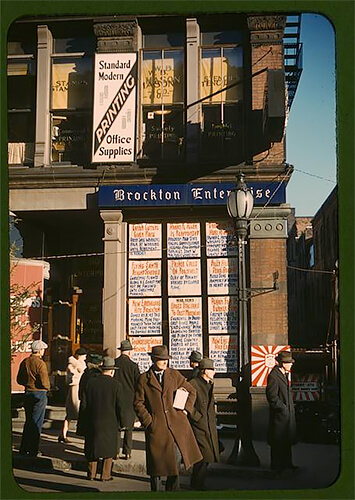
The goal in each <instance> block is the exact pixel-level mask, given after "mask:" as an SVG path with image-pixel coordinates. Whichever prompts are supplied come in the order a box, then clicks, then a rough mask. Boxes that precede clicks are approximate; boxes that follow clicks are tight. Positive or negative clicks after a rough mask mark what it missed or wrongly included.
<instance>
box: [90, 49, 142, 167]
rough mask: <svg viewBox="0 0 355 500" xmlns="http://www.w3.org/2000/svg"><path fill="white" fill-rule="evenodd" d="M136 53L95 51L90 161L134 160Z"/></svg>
mask: <svg viewBox="0 0 355 500" xmlns="http://www.w3.org/2000/svg"><path fill="white" fill-rule="evenodd" d="M136 90H137V53H136V52H134V53H114V54H106V53H100V54H96V55H95V72H94V111H93V140H92V146H93V150H92V162H93V163H120V162H130V161H134V157H135V125H136V108H137V106H136Z"/></svg>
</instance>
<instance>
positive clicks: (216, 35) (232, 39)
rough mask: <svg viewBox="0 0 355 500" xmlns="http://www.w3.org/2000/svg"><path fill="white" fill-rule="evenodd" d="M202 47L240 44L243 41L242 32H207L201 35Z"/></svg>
mask: <svg viewBox="0 0 355 500" xmlns="http://www.w3.org/2000/svg"><path fill="white" fill-rule="evenodd" d="M201 38H202V45H222V44H232V43H241V42H242V41H243V32H242V31H233V30H231V31H224V30H223V31H222V30H221V31H209V32H203V33H202V35H201Z"/></svg>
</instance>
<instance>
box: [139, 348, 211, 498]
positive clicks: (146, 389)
mask: <svg viewBox="0 0 355 500" xmlns="http://www.w3.org/2000/svg"><path fill="white" fill-rule="evenodd" d="M149 354H150V356H151V358H152V362H153V364H152V366H151V367H150V369H149V370H148V371H147V372H145V373H143V374H142V375H141V376H140V377H139V380H138V387H137V392H136V395H135V400H134V407H135V410H136V413H137V415H138V418H139V420H140V421H141V423H142V425H143V426H144V427H145V429H146V461H147V473H148V474H149V475H150V477H151V490H152V491H159V490H160V489H161V484H162V483H161V477H162V476H166V477H167V481H166V486H165V489H166V491H173V490H178V489H179V462H180V460H181V459H182V461H183V464H184V466H185V469H186V470H187V469H189V468H190V467H191V466H192V465H193V464H195V463H197V462H200V461H201V460H202V458H203V457H202V454H201V452H200V449H199V447H198V444H197V442H196V439H195V436H194V434H193V432H192V429H191V425H190V423H189V421H188V418H187V412H191V411H193V408H194V402H195V399H196V390H195V389H194V387H192V385H191V384H189V382H187V380H186V379H185V377H183V376H182V375H181V373H180V372H179V371H178V370H174V369H172V368H169V367H168V360H169V359H170V358H171V356H170V355H169V354H168V349H167V347H166V346H164V345H158V346H154V347H153V348H152V352H151V353H149ZM179 388H185V389H186V390H187V391H188V392H189V396H188V398H187V401H186V404H185V407H184V409H183V410H180V409H176V408H174V407H173V402H174V397H175V393H176V390H177V389H179Z"/></svg>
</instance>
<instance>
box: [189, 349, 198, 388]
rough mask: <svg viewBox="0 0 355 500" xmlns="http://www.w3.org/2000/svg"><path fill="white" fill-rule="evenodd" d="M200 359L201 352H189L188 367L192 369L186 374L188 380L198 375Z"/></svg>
mask: <svg viewBox="0 0 355 500" xmlns="http://www.w3.org/2000/svg"><path fill="white" fill-rule="evenodd" d="M201 359H202V354H201V353H200V352H199V351H191V354H190V356H189V361H190V368H192V371H191V372H190V373H189V374H188V376H187V380H188V381H190V380H192V379H193V378H196V377H198V376H199V374H200V370H199V367H198V364H199V362H200V361H201Z"/></svg>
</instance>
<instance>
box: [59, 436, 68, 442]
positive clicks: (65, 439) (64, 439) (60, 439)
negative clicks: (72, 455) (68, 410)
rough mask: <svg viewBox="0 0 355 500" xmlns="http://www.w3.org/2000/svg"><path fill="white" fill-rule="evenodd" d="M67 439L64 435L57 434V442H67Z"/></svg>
mask: <svg viewBox="0 0 355 500" xmlns="http://www.w3.org/2000/svg"><path fill="white" fill-rule="evenodd" d="M69 442H70V441H69V439H68V438H65V437H64V436H58V443H69Z"/></svg>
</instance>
